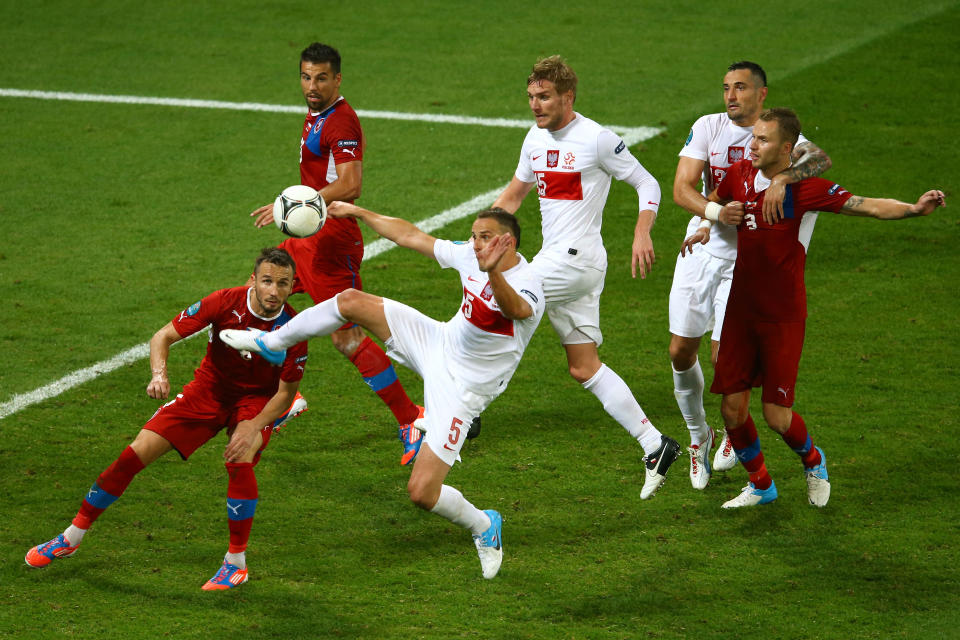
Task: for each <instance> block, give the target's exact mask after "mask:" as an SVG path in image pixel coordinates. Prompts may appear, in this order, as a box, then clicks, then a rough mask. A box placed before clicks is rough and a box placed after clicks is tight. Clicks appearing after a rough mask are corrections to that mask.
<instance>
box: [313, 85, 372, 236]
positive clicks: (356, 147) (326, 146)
mask: <svg viewBox="0 0 960 640" xmlns="http://www.w3.org/2000/svg"><path fill="white" fill-rule="evenodd" d="M363 147H364V137H363V129H361V128H360V119H359V118H358V117H357V114H356V112H355V111H354V110H353V107H351V106H350V105H349V104H347V101H346V100H345V99H344V98H343V97H342V96H341V97H340V98H339V99H338V100H337V101H336V102H335V103H333V104H332V105H331V106H329V107H327V108H326V109H324V110H323V111H321V112H319V113H315V112H308V113H307V116H306V118H305V119H304V121H303V135H302V136H301V138H300V183H301V184H305V185H307V186H310V187H313V188H314V189H316V190H317V191H319V190H320V189H323V188H324V187H325V186H327V185H328V184H330V183H331V182H333V181H335V180H336V179H337V169H336V165H338V164H343V163H344V162H353V161H362V160H363ZM306 240H307V241H313V242H317V243H319V244H321V245H322V246H323V247H324V248H325V250H327V251H330V252H333V253H338V254H342V253H349V252H351V251H352V248H353V247H355V246H356V245H360V246H363V235H362V234H361V233H360V227H359V225H358V224H357V221H356V220H355V219H353V218H332V217H328V218H327V221H326V223H325V224H324V225H323V229H321V230H320V232H319V233H317V234H315V235H313V236H311V237H310V238H308V239H306ZM337 247H340V249H339V250H338V249H337ZM348 248H350V250H351V251H348V250H347V249H348Z"/></svg>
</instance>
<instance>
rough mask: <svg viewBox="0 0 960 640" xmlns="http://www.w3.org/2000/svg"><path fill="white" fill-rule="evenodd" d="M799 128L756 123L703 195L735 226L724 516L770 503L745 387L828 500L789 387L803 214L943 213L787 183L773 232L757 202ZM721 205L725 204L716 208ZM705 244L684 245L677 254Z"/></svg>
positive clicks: (815, 501) (813, 183)
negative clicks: (741, 481) (732, 463)
mask: <svg viewBox="0 0 960 640" xmlns="http://www.w3.org/2000/svg"><path fill="white" fill-rule="evenodd" d="M799 133H800V121H799V120H798V119H797V116H796V114H794V113H793V111H791V110H789V109H768V110H766V111H764V112H762V113H761V114H760V116H759V120H758V121H757V123H756V124H755V125H754V129H753V136H754V137H753V140H752V141H751V143H750V159H749V160H743V161H741V162H738V163H737V164H734V165H732V166H731V167H730V168H729V170H728V171H727V174H726V176H724V178H723V181H722V182H721V183H720V185H719V186H718V187H717V188H716V189H715V190H714V191H713V192H712V193H711V194H710V196H709V198H708V200H710V203H708V204H707V208H706V211H705V215H706V216H707V217H708V218H709V219H711V220H714V221H716V220H719V221H720V222H723V223H725V224H732V225H737V259H736V264H735V266H734V271H733V284H732V286H731V289H730V298H729V300H728V302H727V313H726V317H725V318H724V321H723V341H722V342H721V344H720V351H719V353H718V357H717V369H716V373H715V375H714V380H713V385H712V386H711V387H710V390H711V391H712V392H713V393H719V394H723V400H722V402H721V405H720V412H721V414H722V415H723V420H724V423H725V425H726V429H727V434H728V435H729V437H730V441H731V442H732V443H733V448H734V450H735V451H736V453H737V459H738V460H740V462H741V464H743V466H744V468H745V469H746V470H747V471H748V472H749V474H750V483H749V484H748V485H747V486H746V487H744V489H743V491H742V492H741V493H740V495H739V496H737V497H735V498H733V499H732V500H728V501H727V502H725V503H724V504H723V507H724V508H725V509H730V508H737V507H747V506H754V505H757V504H766V503H768V502H772V501H773V500H775V499H776V498H777V488H776V485H775V484H774V483H773V479H772V478H771V477H770V475H769V473H767V468H766V465H765V464H764V459H763V452H762V451H761V449H760V442H759V440H758V438H757V430H756V427H755V426H754V423H753V419H752V418H751V417H750V413H749V406H750V389H751V387H756V386H762V388H763V395H762V401H763V417H764V419H765V420H766V421H767V424H768V425H769V426H770V428H771V429H773V430H774V431H776V432H777V433H778V434H780V435H781V437H782V438H783V440H784V441H785V442H786V443H787V445H788V446H790V448H791V449H793V450H794V451H795V452H796V453H797V454H798V455H799V456H800V458H801V460H802V461H803V466H804V473H805V475H806V480H807V498H808V500H809V501H810V503H811V504H812V505H814V506H817V507H822V506H824V505H826V504H827V501H828V500H829V499H830V482H829V479H828V475H827V466H826V458H825V456H824V455H823V451H822V450H821V449H820V447H816V446H814V445H813V441H812V440H811V438H810V435H809V433H808V432H807V428H806V425H805V424H804V421H803V418H801V417H800V415H799V414H797V413H796V412H794V411H793V409H792V408H791V407H792V406H793V399H794V385H795V383H796V380H797V370H798V365H799V363H800V352H801V349H802V348H803V335H804V329H805V326H806V317H807V301H806V288H805V286H804V280H803V271H804V265H805V263H806V245H805V244H804V242H803V240H802V239H801V235H800V229H801V221H802V219H803V216H804V214H805V213H807V212H808V211H833V212H834V213H843V214H846V215H853V216H870V217H873V218H878V219H881V220H896V219H900V218H911V217H915V216H925V215H927V214H929V213H931V212H932V211H933V210H934V209H936V208H937V207H939V206H944V204H945V203H944V195H943V192H941V191H937V190H933V191H928V192H926V193H925V194H923V195H922V196H921V197H920V199H919V200H917V202H916V203H915V204H907V203H905V202H899V201H897V200H890V199H877V198H864V197H861V196H855V195H852V194H850V193H849V192H848V191H846V190H845V189H843V188H842V187H841V186H840V185H838V184H835V183H833V182H830V181H829V180H824V179H822V178H807V179H805V180H801V181H799V182H797V183H794V184H792V185H787V187H786V195H785V197H784V200H783V205H782V206H783V218H782V219H774V222H773V223H772V224H771V223H770V222H768V221H767V220H766V219H765V217H764V215H763V213H762V212H763V200H764V196H765V194H766V190H767V187H769V186H770V184H771V179H772V178H773V176H775V175H777V174H778V173H780V172H781V171H783V170H784V169H786V168H788V167H789V166H790V154H791V152H792V151H793V147H794V145H795V144H796V142H797V137H798V136H799ZM720 202H726V204H725V205H722V206H721V205H720V204H719V203H720ZM702 240H703V238H702V237H700V236H698V234H694V235H693V236H691V237H689V238H687V240H686V241H685V242H684V245H683V248H682V249H681V250H682V251H686V250H692V248H693V246H694V245H695V244H697V243H699V242H701V241H702Z"/></svg>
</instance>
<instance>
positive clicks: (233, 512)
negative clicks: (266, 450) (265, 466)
mask: <svg viewBox="0 0 960 640" xmlns="http://www.w3.org/2000/svg"><path fill="white" fill-rule="evenodd" d="M225 466H226V467H227V475H228V476H229V480H228V481H227V525H228V527H229V529H230V546H229V547H228V549H227V555H228V558H227V561H228V562H230V564H232V565H234V566H237V567H240V568H241V569H245V568H246V561H245V560H244V558H243V555H242V554H243V552H244V551H246V549H247V541H248V540H249V539H250V529H251V527H253V516H254V513H255V512H256V510H257V497H258V492H257V476H256V474H255V473H254V471H253V466H254V463H252V462H227V463H226V464H225ZM233 554H236V555H233Z"/></svg>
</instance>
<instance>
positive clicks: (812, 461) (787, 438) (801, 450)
mask: <svg viewBox="0 0 960 640" xmlns="http://www.w3.org/2000/svg"><path fill="white" fill-rule="evenodd" d="M783 441H784V442H786V443H787V446H788V447H790V448H791V449H793V451H794V453H796V454H797V455H798V456H800V459H801V460H803V466H804V468H806V469H809V468H811V467H815V466H817V465H818V464H820V452H819V451H817V448H816V447H814V446H813V440H812V439H811V438H810V434H809V433H808V432H807V425H806V423H804V421H803V418H801V417H800V414H799V413H797V412H796V411H794V412H793V418H792V419H791V420H790V428H789V429H787V431H786V433H784V434H783Z"/></svg>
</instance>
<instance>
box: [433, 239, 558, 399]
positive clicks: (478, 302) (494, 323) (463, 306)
mask: <svg viewBox="0 0 960 640" xmlns="http://www.w3.org/2000/svg"><path fill="white" fill-rule="evenodd" d="M433 255H434V257H435V258H436V259H437V262H438V263H439V264H440V266H441V267H443V268H444V269H446V268H448V267H453V268H454V269H456V270H457V271H459V272H460V282H461V283H462V284H463V300H462V301H461V303H460V309H459V310H458V311H457V313H456V315H454V316H453V317H452V318H451V319H450V320H448V321H447V322H446V324H445V330H444V340H445V344H444V352H445V353H446V354H447V355H448V356H449V357H448V360H447V368H448V370H449V371H450V374H451V375H452V376H453V377H454V378H455V379H456V380H458V381H459V382H462V383H464V386H465V387H466V388H468V389H470V390H471V391H472V392H473V393H477V394H484V395H486V394H498V393H501V392H502V391H503V390H504V389H505V388H506V386H507V383H508V382H509V381H510V378H511V377H513V373H514V371H516V370H517V364H518V363H519V362H520V356H522V355H523V351H524V349H526V348H527V344H528V343H529V342H530V338H532V337H533V333H534V331H536V329H537V325H538V324H539V323H540V318H541V317H542V316H543V309H544V302H543V288H542V286H541V284H540V277H539V276H538V275H537V274H536V273H535V272H534V271H533V269H531V268H530V265H529V264H528V263H527V261H526V259H525V258H524V257H523V256H521V255H520V254H517V257H518V258H520V264H518V265H516V266H515V267H513V268H512V269H510V270H508V271H505V272H504V273H503V276H504V278H506V280H507V282H508V283H509V284H510V286H511V287H513V289H514V290H515V291H516V292H517V293H518V294H520V296H521V297H522V298H523V299H524V300H526V301H527V303H528V304H529V305H530V307H531V308H532V309H533V313H532V314H531V315H530V316H529V317H528V318H524V319H523V320H511V319H510V318H507V317H506V316H504V315H503V314H502V313H501V312H500V307H499V305H498V304H497V301H496V299H495V298H494V297H493V289H492V288H491V286H490V282H489V280H488V279H487V274H486V273H484V272H482V271H480V267H479V265H478V264H477V257H476V254H475V253H474V251H473V243H472V242H451V241H449V240H437V241H436V242H435V243H434V246H433Z"/></svg>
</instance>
